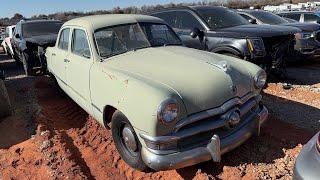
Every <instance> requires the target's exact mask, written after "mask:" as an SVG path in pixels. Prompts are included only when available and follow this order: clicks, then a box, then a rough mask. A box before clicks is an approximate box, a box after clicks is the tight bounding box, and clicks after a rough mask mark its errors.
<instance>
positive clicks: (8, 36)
mask: <svg viewBox="0 0 320 180" xmlns="http://www.w3.org/2000/svg"><path fill="white" fill-rule="evenodd" d="M15 27H16V26H8V27H6V30H5V39H4V40H3V41H2V43H1V46H2V47H3V49H4V51H5V53H6V54H8V55H9V56H11V57H13V49H12V45H11V40H12V36H13V32H14V29H15Z"/></svg>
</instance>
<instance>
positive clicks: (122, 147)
mask: <svg viewBox="0 0 320 180" xmlns="http://www.w3.org/2000/svg"><path fill="white" fill-rule="evenodd" d="M111 123H112V125H111V131H112V138H113V141H114V143H115V146H116V148H117V150H118V152H119V154H120V156H121V158H122V159H123V160H124V161H125V162H126V163H127V164H128V165H129V166H131V167H132V168H134V169H137V170H139V171H143V172H148V171H150V168H149V167H148V166H147V165H146V164H145V163H144V162H143V160H142V156H141V147H142V146H141V143H140V142H139V139H138V137H137V135H136V133H135V132H134V129H133V128H132V126H131V124H130V122H129V120H128V119H127V118H126V117H125V115H124V114H122V113H121V112H120V111H118V110H117V111H115V112H114V113H113V115H112V120H111ZM124 129H127V130H130V131H131V132H132V134H133V137H134V138H135V142H136V150H135V151H132V150H130V149H129V148H128V146H127V145H126V143H125V142H124V141H125V140H124V138H123V131H124Z"/></svg>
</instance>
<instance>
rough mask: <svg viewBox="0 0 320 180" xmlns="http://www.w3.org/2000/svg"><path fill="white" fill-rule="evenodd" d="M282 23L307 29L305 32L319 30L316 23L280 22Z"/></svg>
mask: <svg viewBox="0 0 320 180" xmlns="http://www.w3.org/2000/svg"><path fill="white" fill-rule="evenodd" d="M282 25H284V26H291V27H296V28H299V29H301V30H302V31H307V32H313V31H319V30H320V25H319V24H316V23H287V24H282Z"/></svg>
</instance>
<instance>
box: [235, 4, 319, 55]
mask: <svg viewBox="0 0 320 180" xmlns="http://www.w3.org/2000/svg"><path fill="white" fill-rule="evenodd" d="M238 13H239V14H240V15H241V16H242V17H244V18H246V19H247V20H252V19H254V20H255V22H256V23H257V24H271V25H282V26H291V27H296V28H299V29H301V31H302V32H299V33H296V34H295V41H296V43H295V46H294V49H295V52H296V53H292V55H302V56H304V57H306V56H307V57H308V56H315V55H320V25H319V24H316V23H299V22H296V23H289V22H288V21H287V20H285V19H283V18H282V17H280V16H278V15H276V14H273V13H271V12H267V11H263V10H239V11H238Z"/></svg>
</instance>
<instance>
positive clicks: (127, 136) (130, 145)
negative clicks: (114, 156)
mask: <svg viewBox="0 0 320 180" xmlns="http://www.w3.org/2000/svg"><path fill="white" fill-rule="evenodd" d="M122 138H123V141H124V144H125V146H126V147H127V149H128V150H129V151H130V152H135V151H136V150H137V147H138V146H137V141H136V138H135V137H134V134H133V132H132V131H131V129H130V128H129V127H127V126H125V127H124V128H123V130H122Z"/></svg>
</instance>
